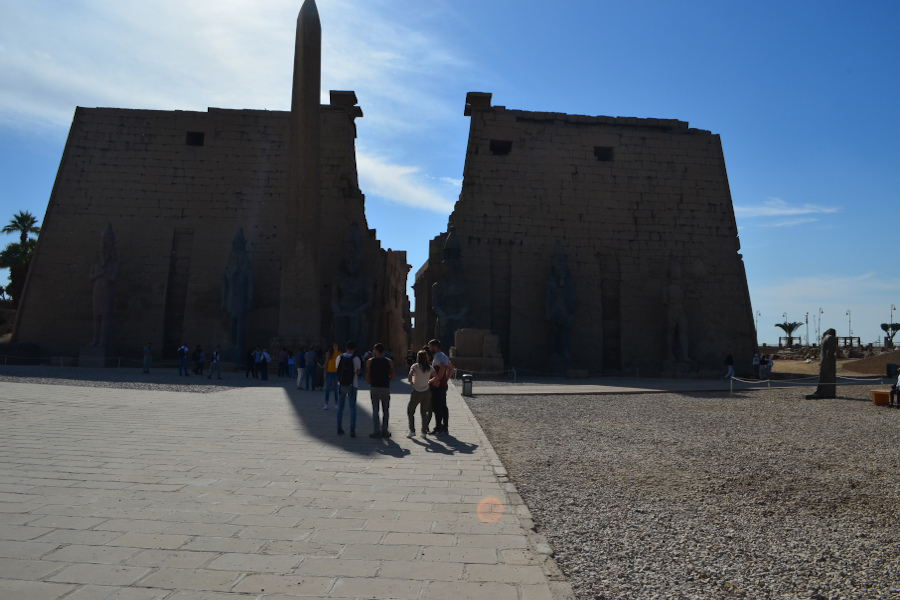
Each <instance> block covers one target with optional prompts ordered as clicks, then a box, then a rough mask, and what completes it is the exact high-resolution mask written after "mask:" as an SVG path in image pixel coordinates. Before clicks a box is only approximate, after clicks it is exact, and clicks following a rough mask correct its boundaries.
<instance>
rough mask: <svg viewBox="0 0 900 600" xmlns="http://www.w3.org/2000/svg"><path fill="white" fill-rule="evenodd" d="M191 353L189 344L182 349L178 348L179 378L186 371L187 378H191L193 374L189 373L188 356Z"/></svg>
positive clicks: (183, 345) (182, 346)
mask: <svg viewBox="0 0 900 600" xmlns="http://www.w3.org/2000/svg"><path fill="white" fill-rule="evenodd" d="M189 353H190V349H189V348H188V347H187V344H182V345H181V347H179V348H178V376H179V377H180V376H181V373H182V371H184V376H185V377H190V376H191V374H190V373H188V354H189Z"/></svg>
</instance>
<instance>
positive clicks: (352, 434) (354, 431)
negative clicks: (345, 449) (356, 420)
mask: <svg viewBox="0 0 900 600" xmlns="http://www.w3.org/2000/svg"><path fill="white" fill-rule="evenodd" d="M350 437H356V430H355V429H351V430H350Z"/></svg>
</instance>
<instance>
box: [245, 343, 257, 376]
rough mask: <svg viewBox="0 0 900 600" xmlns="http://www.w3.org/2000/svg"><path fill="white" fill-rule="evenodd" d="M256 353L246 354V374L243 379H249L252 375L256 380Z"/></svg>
mask: <svg viewBox="0 0 900 600" xmlns="http://www.w3.org/2000/svg"><path fill="white" fill-rule="evenodd" d="M255 368H256V352H254V351H253V350H251V351H250V352H248V353H247V374H246V375H245V376H244V378H245V379H249V378H250V374H251V373H253V379H256V371H255V370H254V369H255Z"/></svg>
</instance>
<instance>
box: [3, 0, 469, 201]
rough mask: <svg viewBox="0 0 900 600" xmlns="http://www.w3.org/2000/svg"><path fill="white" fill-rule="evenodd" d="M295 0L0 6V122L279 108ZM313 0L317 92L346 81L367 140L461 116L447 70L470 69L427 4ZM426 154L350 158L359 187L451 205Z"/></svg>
mask: <svg viewBox="0 0 900 600" xmlns="http://www.w3.org/2000/svg"><path fill="white" fill-rule="evenodd" d="M301 4H302V1H301V0H267V1H266V2H251V1H250V0H191V1H190V2H183V1H182V0H144V1H143V2H121V1H120V0H82V1H81V2H77V3H67V2H59V1H57V0H34V1H29V2H8V3H3V4H2V5H0V41H2V48H3V49H2V51H0V127H11V128H16V129H20V130H24V131H34V130H39V129H41V128H44V129H52V130H63V131H64V130H65V128H67V127H68V126H69V124H70V123H71V119H72V115H73V112H74V110H75V107H76V106H86V107H94V106H109V107H119V108H145V109H157V110H176V109H180V110H199V111H205V110H206V108H207V107H209V106H213V107H221V108H258V109H264V108H265V109H270V110H287V109H289V108H290V102H291V83H292V82H291V79H292V76H293V56H294V36H295V33H296V21H297V14H298V12H299V10H300V6H301ZM318 7H319V12H320V18H321V21H322V30H323V31H322V39H323V50H322V57H323V63H322V91H323V101H324V102H327V101H328V100H327V97H328V94H327V92H328V90H329V89H338V90H341V89H344V90H350V89H352V90H355V91H356V92H357V95H358V97H359V100H360V104H361V106H362V107H363V109H364V111H365V114H366V118H365V122H364V123H363V124H362V125H361V127H363V128H364V129H363V130H364V132H365V141H366V144H367V145H368V146H370V147H375V148H390V152H389V153H390V154H391V155H392V156H401V155H403V152H404V148H405V145H406V144H407V143H408V142H410V141H414V140H416V141H418V140H422V139H427V138H428V137H429V136H432V137H439V136H440V135H441V133H440V132H439V131H438V130H439V129H440V128H442V127H445V126H446V123H448V122H454V121H458V120H459V119H460V114H461V109H462V102H463V99H462V98H460V97H456V96H454V95H453V93H451V92H449V91H448V90H450V89H453V90H455V88H454V87H451V86H453V85H454V84H455V81H456V79H454V78H455V77H456V78H458V77H461V76H462V75H463V74H465V75H467V76H470V75H471V72H472V71H473V70H474V69H473V68H472V66H471V65H467V64H466V63H465V61H464V60H462V59H461V58H460V57H459V56H460V53H458V52H456V51H454V50H453V49H452V48H451V47H450V46H449V45H447V44H446V43H444V42H442V40H441V39H440V37H439V36H438V35H437V33H436V32H435V27H434V26H435V24H436V19H438V18H439V16H438V17H436V16H435V9H434V7H426V6H421V7H419V6H418V5H406V6H405V7H404V10H406V11H407V12H406V13H404V15H403V17H404V19H402V20H400V19H395V18H394V16H395V15H392V14H391V11H392V10H398V9H395V8H394V7H392V6H391V5H390V4H389V3H380V2H379V3H373V2H371V1H369V0H319V2H318ZM417 11H419V12H420V13H421V14H417ZM438 12H439V11H438ZM403 23H412V25H409V26H407V25H403ZM381 154H382V156H383V155H385V154H387V153H381ZM407 154H412V152H410V151H407ZM426 159H427V157H421V158H420V157H418V156H416V155H413V156H411V157H408V158H406V159H402V161H401V162H403V163H404V165H405V166H400V165H397V164H392V163H391V162H390V161H387V160H385V159H383V158H377V157H372V156H368V157H367V156H360V160H359V164H360V179H361V180H362V181H363V182H364V186H363V192H365V193H373V194H376V195H379V196H383V197H384V198H386V199H389V200H391V201H393V202H398V203H401V204H408V205H411V206H419V207H425V208H429V209H431V210H436V211H449V210H451V209H452V206H453V203H452V201H450V200H447V199H446V197H445V193H446V192H447V187H448V183H447V182H446V181H444V180H442V179H441V178H440V177H439V175H442V174H438V173H435V174H429V173H427V172H426V171H425V169H424V168H423V167H422V166H421V165H420V164H417V163H418V161H419V160H426ZM457 187H458V186H457ZM456 194H458V189H457V190H456Z"/></svg>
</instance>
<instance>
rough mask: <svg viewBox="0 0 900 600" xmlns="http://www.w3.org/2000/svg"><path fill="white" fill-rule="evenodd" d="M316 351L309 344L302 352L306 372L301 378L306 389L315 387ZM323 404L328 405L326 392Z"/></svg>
mask: <svg viewBox="0 0 900 600" xmlns="http://www.w3.org/2000/svg"><path fill="white" fill-rule="evenodd" d="M317 358H318V357H317V356H316V351H315V350H313V347H312V346H310V347H309V348H307V349H306V352H304V353H303V365H304V368H305V369H306V373H305V374H304V376H303V380H304V382H305V385H306V389H307V390H313V389H315V387H316V359H317ZM325 406H328V394H327V393H326V394H325Z"/></svg>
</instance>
